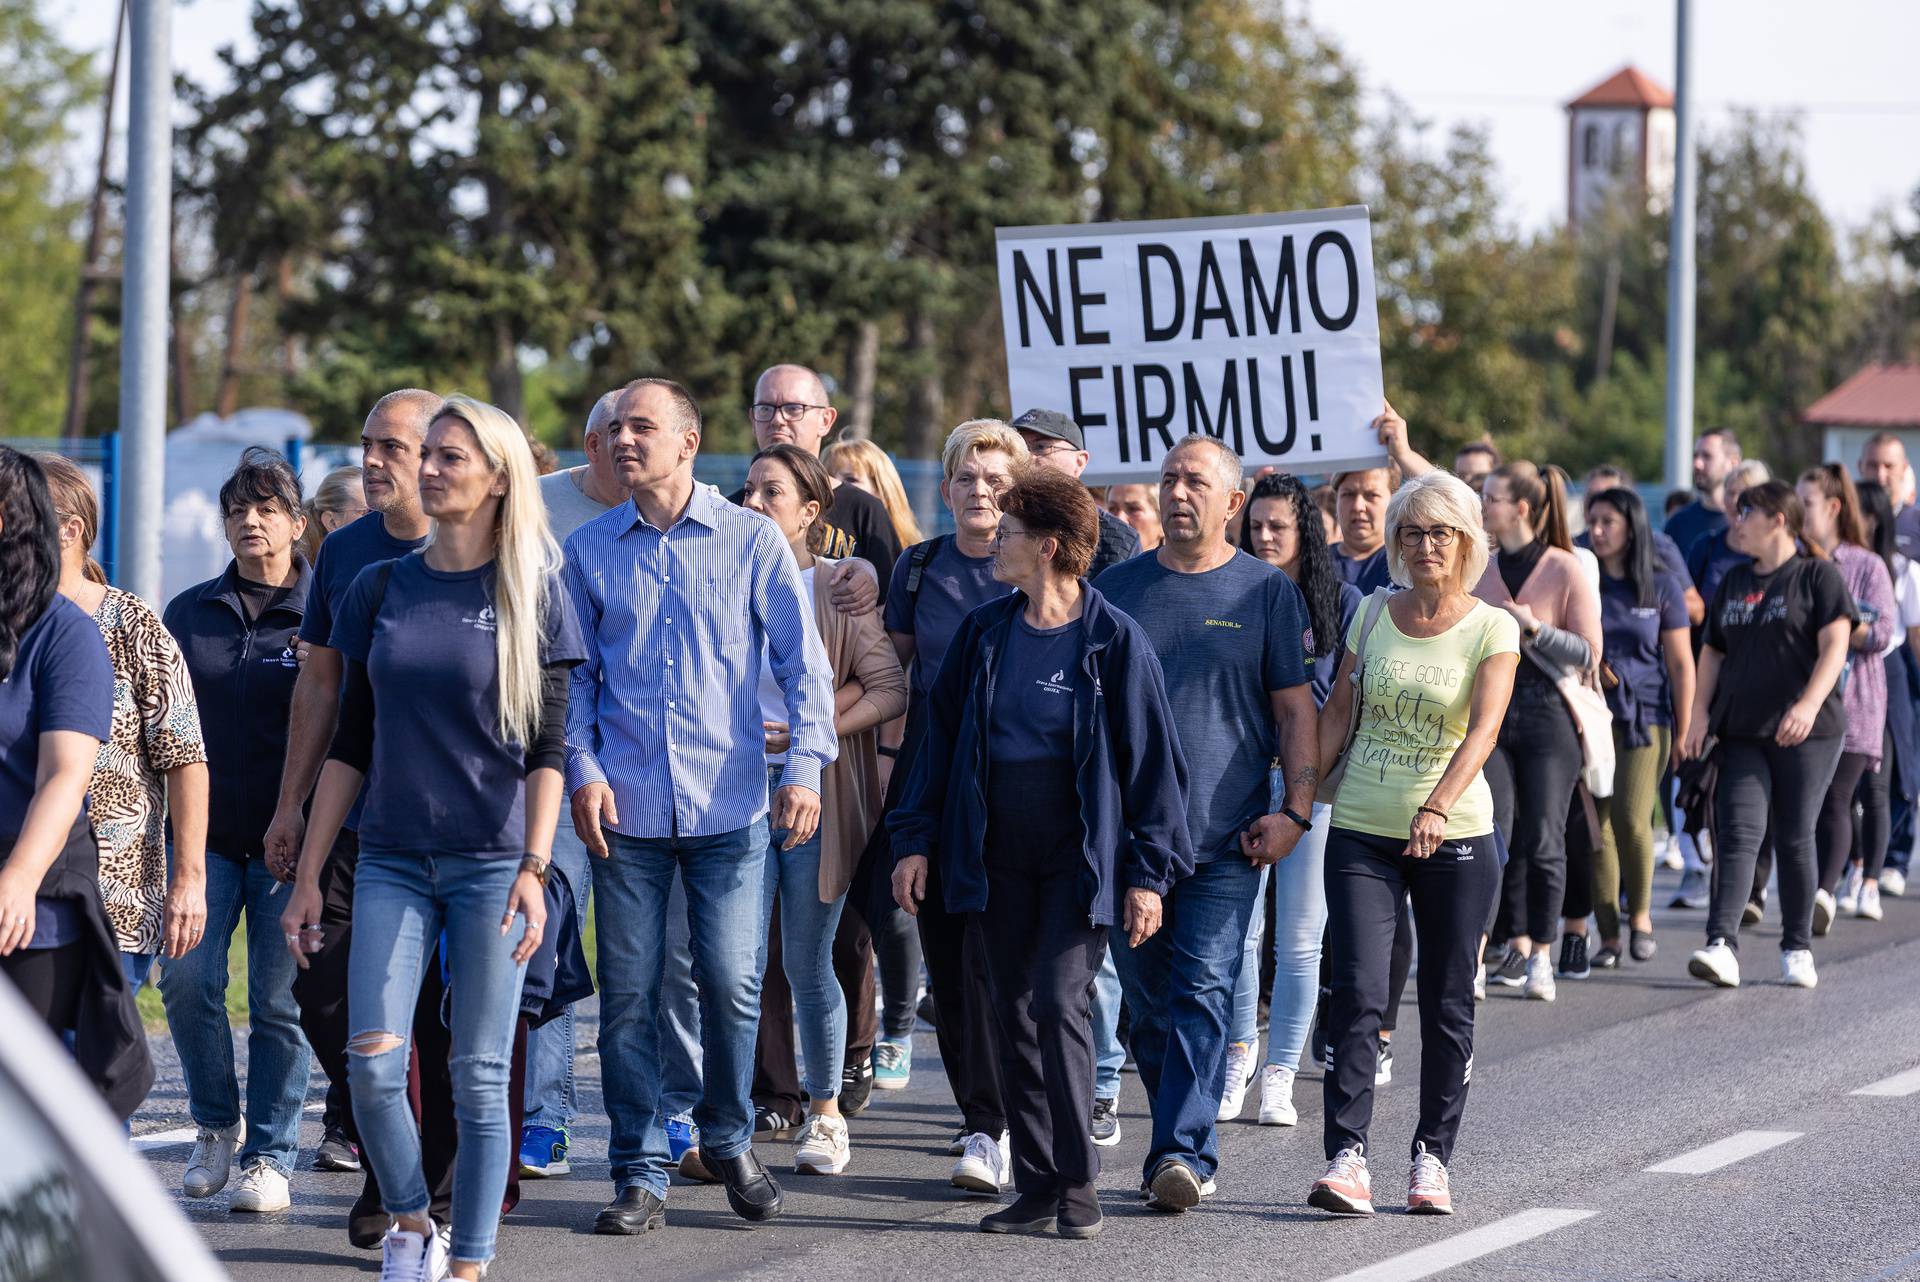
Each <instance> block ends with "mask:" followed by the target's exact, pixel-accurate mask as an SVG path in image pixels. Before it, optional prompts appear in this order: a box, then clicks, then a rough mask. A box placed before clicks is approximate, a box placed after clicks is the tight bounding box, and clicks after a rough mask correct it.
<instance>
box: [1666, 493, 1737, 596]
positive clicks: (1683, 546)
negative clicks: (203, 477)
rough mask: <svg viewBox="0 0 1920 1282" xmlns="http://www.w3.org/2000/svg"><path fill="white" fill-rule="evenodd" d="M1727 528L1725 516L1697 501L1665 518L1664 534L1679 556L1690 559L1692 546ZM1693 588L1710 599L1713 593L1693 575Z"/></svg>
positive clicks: (1723, 513) (1698, 577)
mask: <svg viewBox="0 0 1920 1282" xmlns="http://www.w3.org/2000/svg"><path fill="white" fill-rule="evenodd" d="M1726 528H1727V514H1726V513H1725V512H1716V511H1714V510H1713V509H1712V508H1710V507H1708V506H1706V505H1705V504H1704V503H1702V502H1701V501H1700V500H1699V499H1695V500H1694V501H1693V502H1691V503H1689V504H1687V505H1686V506H1685V507H1683V508H1681V509H1680V510H1679V511H1678V512H1675V513H1674V514H1673V515H1672V516H1670V517H1668V518H1667V525H1666V533H1667V537H1668V538H1671V539H1672V540H1673V541H1674V543H1675V545H1676V546H1678V547H1679V549H1680V555H1682V556H1684V557H1691V556H1692V555H1693V547H1694V544H1696V543H1698V542H1700V540H1702V539H1704V538H1707V537H1709V536H1711V535H1714V534H1718V533H1719V532H1720V531H1722V530H1724V529H1726ZM1693 579H1694V586H1696V587H1698V588H1699V589H1700V592H1701V595H1703V596H1707V597H1711V596H1712V595H1713V593H1712V592H1711V591H1709V590H1708V588H1707V585H1706V584H1704V583H1701V582H1700V576H1699V575H1697V574H1696V575H1694V576H1693Z"/></svg>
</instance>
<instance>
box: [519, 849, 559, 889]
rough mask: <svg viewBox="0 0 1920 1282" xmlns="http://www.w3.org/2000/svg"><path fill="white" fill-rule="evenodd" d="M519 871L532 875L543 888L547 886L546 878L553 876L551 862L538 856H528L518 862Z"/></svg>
mask: <svg viewBox="0 0 1920 1282" xmlns="http://www.w3.org/2000/svg"><path fill="white" fill-rule="evenodd" d="M520 871H521V872H530V873H532V874H533V876H534V880H536V881H538V882H539V883H540V885H541V886H542V887H544V886H545V885H546V884H547V878H548V877H550V876H552V875H553V860H551V859H542V858H541V857H540V856H539V855H534V854H528V855H525V856H523V857H522V858H521V860H520Z"/></svg>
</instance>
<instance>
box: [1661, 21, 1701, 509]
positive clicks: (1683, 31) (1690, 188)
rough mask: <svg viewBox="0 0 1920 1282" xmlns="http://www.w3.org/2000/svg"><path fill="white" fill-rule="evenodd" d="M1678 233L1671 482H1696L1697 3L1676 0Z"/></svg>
mask: <svg viewBox="0 0 1920 1282" xmlns="http://www.w3.org/2000/svg"><path fill="white" fill-rule="evenodd" d="M1676 6H1677V11H1678V13H1677V20H1676V22H1675V31H1674V88H1673V99H1674V109H1673V116H1674V120H1673V124H1674V138H1673V145H1674V168H1673V232H1672V236H1673V239H1672V243H1671V244H1670V246H1669V248H1668V251H1667V486H1668V488H1670V489H1676V490H1685V489H1691V488H1692V486H1693V284H1694V272H1693V239H1694V236H1693V205H1694V191H1695V189H1696V188H1697V187H1698V186H1699V165H1698V163H1697V162H1696V161H1695V158H1694V150H1693V6H1692V4H1691V3H1690V0H1676Z"/></svg>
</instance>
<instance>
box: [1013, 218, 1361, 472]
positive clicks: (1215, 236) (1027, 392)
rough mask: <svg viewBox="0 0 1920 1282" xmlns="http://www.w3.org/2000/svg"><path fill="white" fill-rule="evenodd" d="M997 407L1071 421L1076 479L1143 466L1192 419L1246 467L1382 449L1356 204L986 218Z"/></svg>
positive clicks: (1300, 464) (1332, 467)
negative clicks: (1022, 222) (1076, 442)
mask: <svg viewBox="0 0 1920 1282" xmlns="http://www.w3.org/2000/svg"><path fill="white" fill-rule="evenodd" d="M996 241H997V249H998V256H999V267H1000V310H1001V316H1002V320H1003V321H1004V323H1005V326H1006V339H1007V382H1008V385H1009V387H1008V390H1009V391H1010V392H1011V393H1012V399H1011V406H1010V407H1011V409H1012V411H1013V413H1015V414H1020V413H1023V412H1025V411H1027V410H1030V409H1050V410H1059V411H1060V412H1061V413H1064V414H1066V415H1068V416H1069V417H1070V418H1072V419H1073V420H1074V421H1075V422H1076V423H1078V424H1080V427H1081V429H1082V430H1083V431H1084V432H1085V433H1086V437H1087V450H1088V452H1089V453H1090V454H1091V455H1092V461H1091V462H1090V464H1089V465H1088V467H1087V471H1086V474H1085V478H1084V479H1086V480H1087V481H1088V482H1089V483H1091V484H1096V485H1097V484H1102V483H1105V482H1111V481H1132V480H1141V479H1150V478H1153V477H1156V476H1158V475H1159V469H1160V460H1161V459H1162V458H1164V457H1165V455H1166V453H1167V451H1168V450H1169V449H1171V448H1172V447H1173V445H1174V443H1175V442H1177V441H1178V440H1179V439H1180V438H1181V437H1183V436H1186V435H1188V434H1189V433H1192V432H1204V433H1207V434H1209V435H1212V436H1217V437H1219V438H1221V439H1222V440H1224V441H1226V442H1227V443H1228V444H1230V445H1231V446H1232V447H1233V448H1234V450H1235V451H1236V452H1238V453H1239V455H1240V457H1241V458H1242V459H1244V460H1245V461H1246V464H1247V466H1248V468H1249V469H1252V468H1256V467H1263V466H1274V467H1278V468H1280V469H1282V470H1283V471H1288V472H1302V473H1312V472H1332V471H1338V470H1341V469H1345V468H1354V467H1372V466H1377V465H1380V464H1381V463H1383V462H1384V461H1385V458H1386V452H1385V451H1384V450H1382V449H1381V447H1380V443H1379V441H1378V439H1377V438H1376V437H1375V435H1374V433H1373V431H1372V429H1371V428H1370V427H1369V424H1370V423H1371V422H1372V421H1373V419H1374V418H1375V417H1376V416H1377V415H1378V414H1379V413H1380V405H1381V399H1382V381H1381V376H1380V317H1379V312H1378V309H1377V307H1376V305H1375V295H1374V283H1373V240H1372V236H1371V235H1370V231H1369V226H1368V222H1367V211H1366V207H1365V206H1363V205H1350V206H1347V207H1345V208H1342V209H1323V210H1313V211H1310V212H1303V213H1287V214H1246V215H1236V216H1233V217H1227V218H1187V219H1175V220H1168V221H1160V222H1131V223H1082V224H1070V225H1066V226H1059V227H1002V228H1000V229H999V230H998V231H997V232H996Z"/></svg>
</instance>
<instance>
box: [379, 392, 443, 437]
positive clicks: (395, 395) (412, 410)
mask: <svg viewBox="0 0 1920 1282" xmlns="http://www.w3.org/2000/svg"><path fill="white" fill-rule="evenodd" d="M443 404H445V400H444V398H443V397H442V396H441V395H440V394H439V393H438V392H428V391H423V390H422V389H420V388H418V387H403V388H401V389H400V390H399V391H396V392H388V393H387V394H386V395H385V396H382V397H381V398H380V399H379V400H377V401H375V402H374V403H373V408H372V409H370V410H368V411H367V421H366V424H365V426H366V427H367V428H372V427H373V426H374V424H376V423H380V424H385V425H387V426H390V427H396V428H399V429H401V430H403V431H407V430H410V431H412V433H413V434H414V436H416V437H418V438H420V439H421V440H425V439H426V435H427V428H428V426H429V425H430V424H431V423H432V422H433V416H434V415H436V414H438V413H439V412H440V407H441V405H443Z"/></svg>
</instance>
